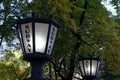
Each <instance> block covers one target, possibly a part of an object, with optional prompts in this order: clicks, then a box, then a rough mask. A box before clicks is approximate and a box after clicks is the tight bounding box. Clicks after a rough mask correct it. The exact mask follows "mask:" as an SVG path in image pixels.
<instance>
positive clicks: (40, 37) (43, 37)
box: [35, 23, 49, 53]
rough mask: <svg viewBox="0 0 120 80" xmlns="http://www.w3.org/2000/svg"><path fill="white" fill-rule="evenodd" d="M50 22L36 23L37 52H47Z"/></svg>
mask: <svg viewBox="0 0 120 80" xmlns="http://www.w3.org/2000/svg"><path fill="white" fill-rule="evenodd" d="M48 26H49V25H48V24H45V23H35V35H36V36H35V45H36V46H35V47H36V49H35V50H36V52H41V53H44V52H45V47H46V41H47V35H48Z"/></svg>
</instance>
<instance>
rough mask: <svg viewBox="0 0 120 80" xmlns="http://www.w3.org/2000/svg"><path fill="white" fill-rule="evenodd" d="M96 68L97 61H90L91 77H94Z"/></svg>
mask: <svg viewBox="0 0 120 80" xmlns="http://www.w3.org/2000/svg"><path fill="white" fill-rule="evenodd" d="M96 68H97V61H96V60H92V75H93V76H95V74H96Z"/></svg>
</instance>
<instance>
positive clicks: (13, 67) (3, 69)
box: [0, 50, 29, 80]
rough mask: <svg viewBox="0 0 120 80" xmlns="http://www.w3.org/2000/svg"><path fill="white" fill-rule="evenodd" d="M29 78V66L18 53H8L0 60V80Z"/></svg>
mask: <svg viewBox="0 0 120 80" xmlns="http://www.w3.org/2000/svg"><path fill="white" fill-rule="evenodd" d="M28 76H29V64H28V63H27V62H25V61H23V60H22V55H21V52H20V51H16V50H13V51H8V52H6V53H4V54H3V56H2V57H1V59H0V80H3V79H4V80H23V79H24V78H26V77H28Z"/></svg>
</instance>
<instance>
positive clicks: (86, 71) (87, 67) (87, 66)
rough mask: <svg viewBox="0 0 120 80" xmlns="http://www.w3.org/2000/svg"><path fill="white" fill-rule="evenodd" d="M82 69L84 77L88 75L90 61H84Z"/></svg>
mask: <svg viewBox="0 0 120 80" xmlns="http://www.w3.org/2000/svg"><path fill="white" fill-rule="evenodd" d="M84 67H85V73H86V76H89V75H90V60H84Z"/></svg>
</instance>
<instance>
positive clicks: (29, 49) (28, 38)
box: [21, 23, 33, 54]
mask: <svg viewBox="0 0 120 80" xmlns="http://www.w3.org/2000/svg"><path fill="white" fill-rule="evenodd" d="M21 31H22V37H23V42H24V47H25V52H26V53H27V54H28V53H33V43H32V42H33V40H32V23H26V24H22V25H21Z"/></svg>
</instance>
